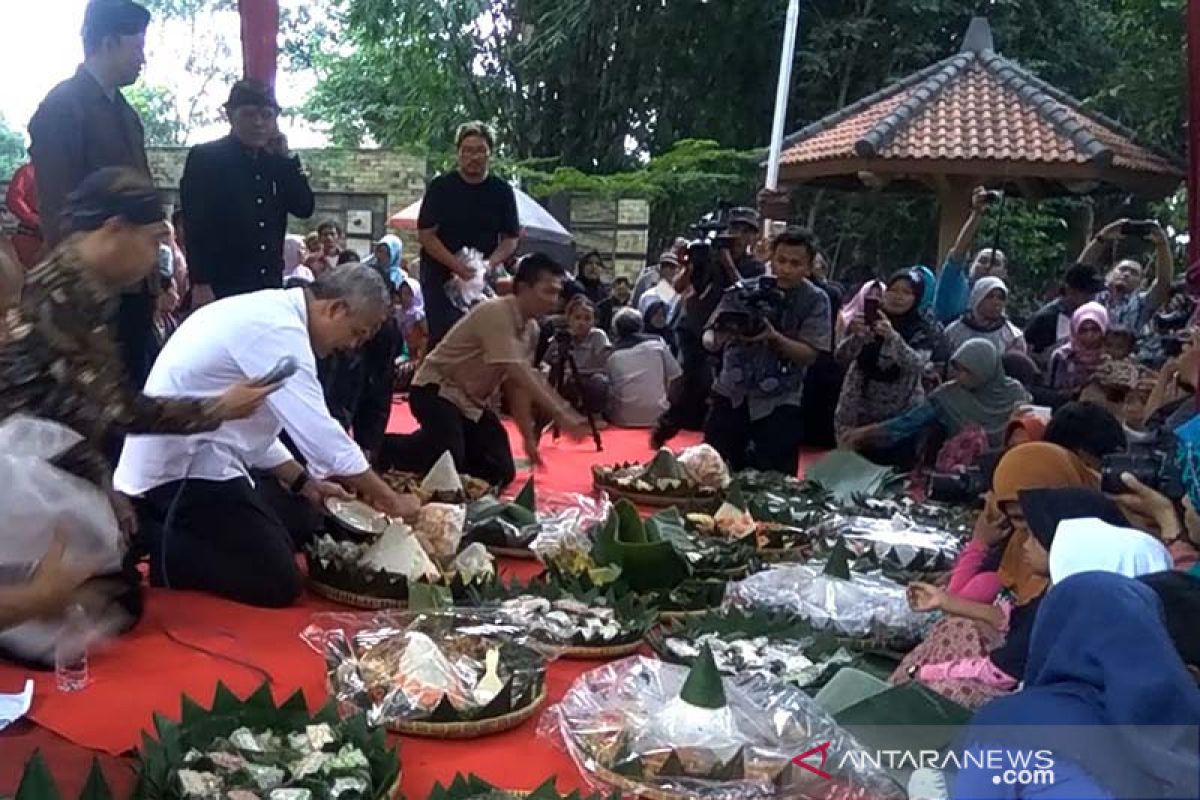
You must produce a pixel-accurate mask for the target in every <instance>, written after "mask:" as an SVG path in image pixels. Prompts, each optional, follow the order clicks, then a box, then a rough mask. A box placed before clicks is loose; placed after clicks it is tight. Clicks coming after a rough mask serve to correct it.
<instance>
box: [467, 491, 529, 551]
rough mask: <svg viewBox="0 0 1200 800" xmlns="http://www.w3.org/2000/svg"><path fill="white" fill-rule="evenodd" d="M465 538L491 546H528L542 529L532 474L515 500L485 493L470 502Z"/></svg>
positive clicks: (514, 547)
mask: <svg viewBox="0 0 1200 800" xmlns="http://www.w3.org/2000/svg"><path fill="white" fill-rule="evenodd" d="M464 528H465V535H464V539H465V540H466V541H470V542H479V543H481V544H484V545H486V546H488V547H504V548H510V549H517V548H524V547H528V546H529V543H530V542H532V541H533V539H534V537H536V536H537V534H538V531H539V525H538V514H537V497H536V494H535V489H534V485H533V478H530V479H529V480H527V481H526V482H525V486H524V487H522V488H521V491H520V493H519V494H517V496H516V497H515V498H514V499H513V500H512V502H506V501H503V500H497V499H496V498H495V497H492V496H490V495H489V496H486V497H481V498H480V499H478V500H476V501H474V502H473V503H471V504H470V505H468V506H467V513H466V522H465V525H464Z"/></svg>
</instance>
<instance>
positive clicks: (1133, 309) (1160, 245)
mask: <svg viewBox="0 0 1200 800" xmlns="http://www.w3.org/2000/svg"><path fill="white" fill-rule="evenodd" d="M1146 240H1149V241H1151V242H1153V243H1154V282H1153V283H1151V284H1150V288H1149V289H1142V284H1143V282H1144V281H1145V274H1144V270H1143V268H1142V265H1141V263H1139V262H1138V261H1135V260H1134V259H1131V258H1126V259H1122V260H1121V261H1118V262H1117V263H1116V265H1115V266H1114V267H1113V268H1112V269H1111V270H1109V272H1108V275H1107V276H1105V278H1104V284H1105V288H1104V290H1103V291H1102V292H1100V294H1098V295H1097V296H1096V302H1098V303H1100V304H1101V305H1103V306H1104V307H1105V308H1106V309H1107V310H1108V319H1109V322H1110V323H1111V324H1112V325H1114V326H1116V327H1119V328H1125V329H1127V330H1131V331H1133V332H1134V333H1135V334H1138V335H1140V334H1141V333H1142V331H1143V330H1144V329H1145V327H1146V325H1147V324H1148V323H1149V322H1150V319H1151V317H1153V316H1154V314H1155V312H1157V311H1158V309H1160V308H1162V305H1163V303H1165V302H1166V301H1167V297H1168V296H1170V293H1171V277H1172V273H1173V272H1174V269H1175V260H1174V257H1173V256H1172V255H1171V241H1170V239H1168V238H1167V233H1166V231H1164V230H1163V229H1162V226H1161V225H1159V224H1158V223H1157V222H1155V221H1153V220H1136V221H1135V220H1129V219H1119V220H1117V221H1116V222H1112V223H1109V224H1108V225H1105V226H1104V228H1102V229H1101V230H1100V232H1099V233H1098V234H1096V236H1095V237H1094V238H1093V239H1092V240H1091V241H1090V242H1088V245H1087V247H1085V248H1084V249H1083V252H1082V253H1080V254H1079V263H1081V264H1092V265H1094V266H1098V265H1099V262H1100V259H1101V256H1102V254H1103V253H1104V251H1105V250H1109V251H1110V252H1112V253H1115V252H1116V248H1117V244H1118V242H1122V241H1125V242H1136V241H1146Z"/></svg>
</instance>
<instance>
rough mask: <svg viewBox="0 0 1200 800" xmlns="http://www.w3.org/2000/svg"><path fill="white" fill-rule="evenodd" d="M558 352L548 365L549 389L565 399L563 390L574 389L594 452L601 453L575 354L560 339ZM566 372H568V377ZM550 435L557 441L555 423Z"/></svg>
mask: <svg viewBox="0 0 1200 800" xmlns="http://www.w3.org/2000/svg"><path fill="white" fill-rule="evenodd" d="M558 350H559V352H558V358H557V359H555V362H554V363H553V364H551V365H550V388H552V389H553V390H554V391H556V392H558V395H559V396H560V397H566V395H565V394H564V393H563V389H565V388H570V387H573V388H574V389H575V396H577V397H578V398H579V404H580V405H581V406H583V413H584V415H586V416H587V421H588V427H590V428H591V429H592V441H593V442H595V443H596V452H597V453H600V452H603V451H604V442H603V441H601V439H600V429H599V428H597V427H596V415H595V414H593V413H592V410H591V408H589V407H588V404H587V398H586V397H585V395H584V391H583V381H581V380H580V379H579V365H578V364H576V363H575V354H574V353H572V352H571V345H570V342H569V341H567V340H564V339H560V340H559V342H558ZM567 370H570V375H569V376H568V374H567ZM550 433H551V435H552V436H553V437H554V440H555V441H558V438H559V436H561V435H562V431H560V430H559V427H558V423H557V422H553V423H551V424H550Z"/></svg>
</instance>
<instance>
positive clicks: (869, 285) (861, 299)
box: [839, 281, 887, 330]
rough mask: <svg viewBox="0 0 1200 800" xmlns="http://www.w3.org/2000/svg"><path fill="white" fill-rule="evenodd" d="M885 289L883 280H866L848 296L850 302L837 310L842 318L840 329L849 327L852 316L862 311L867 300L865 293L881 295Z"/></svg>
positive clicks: (852, 319)
mask: <svg viewBox="0 0 1200 800" xmlns="http://www.w3.org/2000/svg"><path fill="white" fill-rule="evenodd" d="M885 289H887V284H885V283H884V282H883V281H867V282H866V283H864V284H863V285H862V288H861V289H859V290H858V293H857V294H855V295H854V297H852V298H850V302H849V303H846V305H844V306H842V310H841V311H840V312H839V313H840V315H841V318H842V329H843V330H845V329H846V328H848V327H850V323H851V322H853V321H854V318H855V317H856V316H858V315H859V314H861V313H863V307H864V306H865V305H866V302H867V295H869V294H871V293H872V292H874V293H875V294H877V295H880V296H882V295H883V292H884V290H885Z"/></svg>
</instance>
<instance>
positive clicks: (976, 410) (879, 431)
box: [842, 339, 1029, 449]
mask: <svg viewBox="0 0 1200 800" xmlns="http://www.w3.org/2000/svg"><path fill="white" fill-rule="evenodd" d="M950 367H951V372H952V373H953V374H954V376H955V377H954V379H953V380H951V381H950V382H949V383H945V384H943V385H941V386H939V387H938V388H937V389H934V390H933V392H931V393H930V394H929V397H928V399H926V400H925V401H923V402H921V403H918V404H917V405H916V406H914V407H913V408H911V409H909V410H908V411H906V412H905V413H903V414H901V415H900V416H896V417H892V418H891V419H889V420H886V421H884V422H880V423H876V424H874V425H867V426H865V427H862V428H857V429H855V430H851V431H848V432H847V433H846V434H845V435H844V436H843V437H842V447H845V448H849V449H859V448H861V447H864V446H867V445H871V444H874V445H876V446H888V445H893V446H894V445H896V444H898V443H900V442H903V441H907V440H910V439H913V438H916V437H917V436H918V435H920V434H922V433H925V432H927V431H929V430H930V429H940V430H941V432H942V433H943V434H944V435H945V437H946V438H947V439H953V438H954V437H956V436H959V435H961V434H963V433H964V432H969V431H975V430H979V431H982V432H983V434H985V435H986V437H987V439H988V441H989V442H990V443H991V444H992V445H993V446H998V445H999V444H1000V440H1001V438H1002V437H1003V436H1004V430H1005V428H1006V427H1007V426H1008V421H1009V419H1010V418H1011V417H1012V414H1013V411H1015V410H1016V408H1017V406H1019V405H1021V404H1022V403H1028V402H1029V393H1028V392H1026V391H1025V387H1023V386H1021V384H1020V383H1018V382H1017V381H1015V380H1013V379H1012V378H1009V377H1008V376H1006V375H1005V374H1004V367H1003V366H1002V365H1001V363H1000V355H999V354H998V353H997V352H996V348H995V347H994V346H992V343H991V342H989V341H987V340H986V339H972V340H971V341H969V342H967V343H966V344H964V345H963V346H962V347H960V348H958V350H957V351H956V352H955V353H954V356H953V357H952V358H951V359H950Z"/></svg>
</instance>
